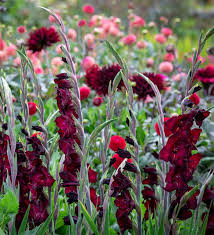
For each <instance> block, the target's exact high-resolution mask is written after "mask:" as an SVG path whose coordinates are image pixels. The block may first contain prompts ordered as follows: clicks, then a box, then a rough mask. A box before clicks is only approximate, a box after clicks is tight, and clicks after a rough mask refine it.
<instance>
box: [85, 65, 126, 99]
mask: <svg viewBox="0 0 214 235" xmlns="http://www.w3.org/2000/svg"><path fill="white" fill-rule="evenodd" d="M119 71H120V66H119V65H118V64H113V65H110V66H104V67H101V68H100V67H99V66H98V65H94V66H92V67H90V68H89V69H88V70H87V71H86V74H85V78H86V83H87V85H88V86H89V87H90V88H92V89H93V90H95V91H96V92H97V94H98V95H104V96H105V95H107V94H108V87H109V83H110V81H111V82H113V80H114V78H115V76H116V75H117V73H118V72H119ZM122 86H123V82H122V81H121V82H120V84H119V86H118V88H119V89H121V87H122Z"/></svg>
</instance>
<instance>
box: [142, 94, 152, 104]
mask: <svg viewBox="0 0 214 235" xmlns="http://www.w3.org/2000/svg"><path fill="white" fill-rule="evenodd" d="M151 102H153V98H152V97H151V96H150V95H147V97H146V99H145V100H144V103H145V104H148V103H151Z"/></svg>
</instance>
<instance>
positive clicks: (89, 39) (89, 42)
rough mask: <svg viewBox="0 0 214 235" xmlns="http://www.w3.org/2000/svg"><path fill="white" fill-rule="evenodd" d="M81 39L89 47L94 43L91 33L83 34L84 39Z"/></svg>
mask: <svg viewBox="0 0 214 235" xmlns="http://www.w3.org/2000/svg"><path fill="white" fill-rule="evenodd" d="M83 40H84V41H85V42H86V44H87V46H88V47H91V46H92V45H93V44H94V41H95V37H94V35H93V34H91V33H88V34H86V35H85V36H84V39H83Z"/></svg>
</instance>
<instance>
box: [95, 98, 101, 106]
mask: <svg viewBox="0 0 214 235" xmlns="http://www.w3.org/2000/svg"><path fill="white" fill-rule="evenodd" d="M102 103H103V98H102V97H94V99H93V105H95V106H100V105H101V104H102Z"/></svg>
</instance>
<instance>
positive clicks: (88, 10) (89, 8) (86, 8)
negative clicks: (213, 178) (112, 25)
mask: <svg viewBox="0 0 214 235" xmlns="http://www.w3.org/2000/svg"><path fill="white" fill-rule="evenodd" d="M82 11H83V12H84V13H86V14H90V15H91V14H93V13H94V7H93V6H92V5H84V6H83V8H82Z"/></svg>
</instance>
